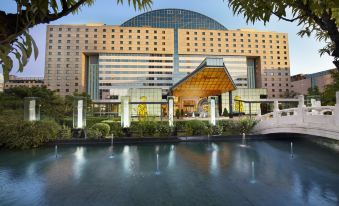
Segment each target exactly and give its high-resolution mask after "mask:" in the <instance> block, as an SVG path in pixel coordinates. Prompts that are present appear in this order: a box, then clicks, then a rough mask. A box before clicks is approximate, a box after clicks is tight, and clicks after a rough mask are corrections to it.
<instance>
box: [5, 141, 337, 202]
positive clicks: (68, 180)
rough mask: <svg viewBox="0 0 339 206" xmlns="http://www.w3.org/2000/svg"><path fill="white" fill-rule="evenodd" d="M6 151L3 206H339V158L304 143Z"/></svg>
mask: <svg viewBox="0 0 339 206" xmlns="http://www.w3.org/2000/svg"><path fill="white" fill-rule="evenodd" d="M293 150H294V154H293V157H292V156H291V154H290V153H291V148H290V141H281V140H265V141H249V142H247V146H246V147H244V146H243V145H242V146H241V142H233V141H231V142H215V143H180V144H173V145H172V144H159V145H151V144H148V145H129V146H127V145H121V146H114V147H113V150H112V148H111V147H109V146H107V147H106V146H100V147H99V146H96V147H93V146H92V147H65V146H64V147H63V146H59V147H58V151H57V155H56V152H55V148H54V147H51V148H43V149H38V150H30V151H0V205H1V206H5V205H30V206H31V205H66V206H67V205H72V206H76V205H79V206H80V205H195V206H197V205H242V206H246V205H289V206H290V205H320V206H324V205H338V204H339V153H338V152H335V151H332V150H330V149H327V148H324V147H321V146H319V145H316V144H314V143H310V142H307V141H304V140H299V141H295V142H293Z"/></svg>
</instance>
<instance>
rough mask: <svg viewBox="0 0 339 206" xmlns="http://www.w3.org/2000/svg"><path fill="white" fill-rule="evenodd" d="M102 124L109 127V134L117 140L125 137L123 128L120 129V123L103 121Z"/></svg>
mask: <svg viewBox="0 0 339 206" xmlns="http://www.w3.org/2000/svg"><path fill="white" fill-rule="evenodd" d="M104 123H107V124H108V125H109V126H110V131H111V133H113V135H114V138H119V137H124V136H126V135H125V133H124V131H123V128H122V127H121V123H120V122H112V121H111V122H106V121H104Z"/></svg>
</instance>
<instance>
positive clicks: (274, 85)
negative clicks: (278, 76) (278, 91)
mask: <svg viewBox="0 0 339 206" xmlns="http://www.w3.org/2000/svg"><path fill="white" fill-rule="evenodd" d="M264 85H265V87H267V85H268V84H267V83H265V84H264ZM271 86H272V87H274V86H275V84H274V83H272V84H271ZM281 86H282V84H279V87H281ZM286 87H288V84H286Z"/></svg>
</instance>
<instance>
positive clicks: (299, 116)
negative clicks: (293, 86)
mask: <svg viewBox="0 0 339 206" xmlns="http://www.w3.org/2000/svg"><path fill="white" fill-rule="evenodd" d="M304 102H305V101H304V95H299V96H298V110H297V111H298V112H297V117H296V118H297V123H300V124H302V123H303V122H304V108H305V104H304Z"/></svg>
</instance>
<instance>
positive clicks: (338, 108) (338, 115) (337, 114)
mask: <svg viewBox="0 0 339 206" xmlns="http://www.w3.org/2000/svg"><path fill="white" fill-rule="evenodd" d="M335 97H336V104H335V106H334V107H335V108H334V122H335V125H336V126H339V92H336V93H335Z"/></svg>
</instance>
